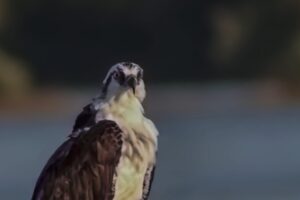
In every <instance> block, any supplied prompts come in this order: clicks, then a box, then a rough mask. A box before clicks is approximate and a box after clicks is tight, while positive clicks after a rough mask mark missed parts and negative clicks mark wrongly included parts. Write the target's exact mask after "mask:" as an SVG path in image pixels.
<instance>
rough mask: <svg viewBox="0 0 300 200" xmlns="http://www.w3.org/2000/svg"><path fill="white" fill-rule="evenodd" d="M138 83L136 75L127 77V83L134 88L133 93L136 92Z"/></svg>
mask: <svg viewBox="0 0 300 200" xmlns="http://www.w3.org/2000/svg"><path fill="white" fill-rule="evenodd" d="M136 83H137V81H136V79H135V77H134V76H128V77H127V79H126V84H127V86H129V87H130V88H131V89H132V91H133V94H135V87H136Z"/></svg>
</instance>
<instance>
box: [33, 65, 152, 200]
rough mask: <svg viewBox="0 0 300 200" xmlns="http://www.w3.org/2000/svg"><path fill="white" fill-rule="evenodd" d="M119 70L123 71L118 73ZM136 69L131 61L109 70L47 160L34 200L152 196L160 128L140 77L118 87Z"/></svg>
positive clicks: (111, 199)
mask: <svg viewBox="0 0 300 200" xmlns="http://www.w3.org/2000/svg"><path fill="white" fill-rule="evenodd" d="M130 64H131V63H130ZM131 65H134V64H131ZM124 69H126V70H127V71H126V72H125V70H124ZM116 70H122V72H120V73H123V74H122V75H121V74H119V75H118V77H117V76H116V75H115V73H118V72H116ZM138 70H140V68H139V66H137V65H136V66H135V67H129V64H128V63H123V64H118V65H117V67H113V68H112V69H111V70H110V72H109V74H108V76H107V77H106V79H105V80H104V87H103V89H102V94H101V95H100V96H99V97H97V98H95V99H94V100H93V102H92V103H90V104H89V105H87V106H86V107H85V108H84V109H83V111H82V112H81V114H80V115H79V116H78V117H77V120H76V123H75V125H74V129H73V132H72V134H71V136H70V139H69V140H68V141H66V142H65V143H64V144H63V145H62V146H61V147H60V148H59V149H58V150H57V151H56V152H55V153H54V155H53V156H52V157H51V158H50V160H49V161H48V163H47V165H46V167H45V168H44V170H43V172H42V174H41V176H40V178H39V180H38V182H37V185H36V188H35V191H34V194H33V198H32V200H76V199H78V200H96V199H97V200H144V199H148V195H149V191H150V188H151V182H152V178H153V173H154V169H155V163H156V151H157V135H158V131H157V129H156V127H155V126H154V124H153V123H152V121H150V120H149V119H148V118H146V117H145V116H144V110H143V107H142V101H143V99H144V97H145V91H144V84H143V81H142V79H141V78H136V79H137V80H136V83H135V85H134V87H133V86H131V85H130V87H132V89H130V88H128V87H127V86H126V84H127V83H126V84H125V86H126V87H120V85H122V83H123V82H126V81H125V80H124V81H123V82H121V80H123V79H126V78H127V77H128V76H132V75H135V76H136V77H138V73H139V71H138ZM123 75H124V77H123V78H121V76H123ZM114 76H116V77H114ZM127 79H128V81H127V82H128V83H130V81H131V80H129V79H130V78H127ZM114 80H117V81H114Z"/></svg>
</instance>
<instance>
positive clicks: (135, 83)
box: [102, 62, 146, 102]
mask: <svg viewBox="0 0 300 200" xmlns="http://www.w3.org/2000/svg"><path fill="white" fill-rule="evenodd" d="M126 92H128V93H132V94H133V95H134V96H135V97H136V98H137V99H138V100H139V101H140V102H142V101H143V100H144V98H145V96H146V91H145V85H144V81H143V69H142V68H141V67H140V66H139V65H137V64H135V63H131V62H121V63H118V64H116V65H114V66H112V67H111V68H110V70H109V71H108V73H107V75H106V77H105V79H104V80H103V88H102V96H103V97H109V96H114V95H120V94H122V93H126Z"/></svg>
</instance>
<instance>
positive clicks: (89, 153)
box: [32, 120, 122, 200]
mask: <svg viewBox="0 0 300 200" xmlns="http://www.w3.org/2000/svg"><path fill="white" fill-rule="evenodd" d="M121 148H122V135H121V130H120V128H119V127H118V126H117V124H116V123H115V122H113V121H109V120H103V121H100V122H98V123H97V124H96V125H95V126H94V127H92V128H91V129H90V130H89V131H87V132H84V133H81V134H80V135H79V136H78V137H76V138H70V139H69V140H67V141H66V142H65V143H63V144H62V145H61V146H60V147H59V148H58V150H57V151H56V152H55V153H54V154H53V156H52V157H51V158H50V160H49V161H48V163H47V165H46V166H45V168H44V170H43V171H42V173H41V175H40V177H39V179H38V181H37V184H36V187H35V190H34V193H33V197H32V200H82V199H84V200H96V199H97V200H112V199H113V197H114V194H113V191H114V188H113V186H114V181H113V180H114V175H115V169H116V166H117V165H118V162H119V159H120V156H121Z"/></svg>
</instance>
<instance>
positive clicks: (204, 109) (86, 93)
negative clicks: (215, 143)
mask: <svg viewBox="0 0 300 200" xmlns="http://www.w3.org/2000/svg"><path fill="white" fill-rule="evenodd" d="M98 90H99V89H98V88H97V89H96V88H94V89H93V88H81V89H78V90H76V89H74V88H61V87H60V89H57V88H54V87H45V88H39V89H35V90H31V91H30V92H28V93H26V94H23V95H20V96H12V97H8V96H6V97H3V98H1V100H0V117H1V116H5V117H24V116H31V117H34V116H36V117H38V116H39V115H47V116H48V117H51V116H52V117H55V116H57V115H60V116H66V115H70V114H74V113H78V112H80V110H81V108H82V107H83V106H84V105H86V104H87V103H89V102H90V100H91V99H92V98H93V97H94V96H96V95H97V92H98ZM298 104H299V105H300V93H299V92H298V91H297V90H295V89H293V87H290V86H288V85H286V84H284V82H281V81H278V80H264V81H251V82H245V81H244V82H233V81H231V82H217V83H214V84H186V85H184V84H181V85H152V86H150V87H148V93H147V98H146V101H145V103H144V105H145V108H146V111H147V113H149V114H150V115H155V116H156V115H159V116H161V115H163V113H168V114H170V113H171V114H176V113H180V114H185V113H189V114H193V113H202V114H205V115H207V114H209V113H212V114H213V113H222V112H228V111H230V112H233V111H238V110H251V109H252V108H260V109H274V108H280V107H284V106H289V105H298Z"/></svg>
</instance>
